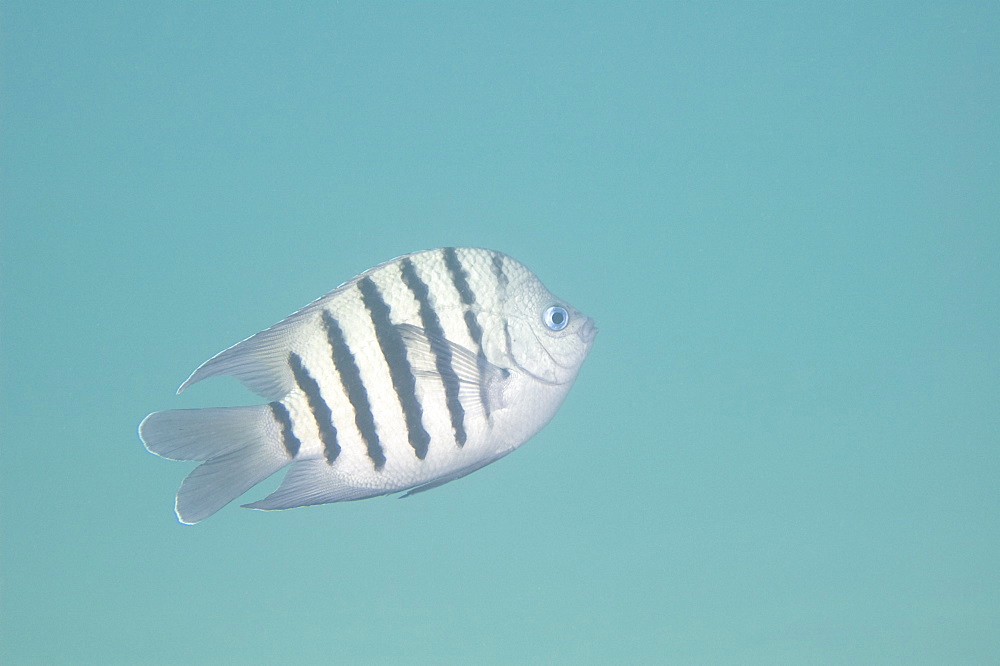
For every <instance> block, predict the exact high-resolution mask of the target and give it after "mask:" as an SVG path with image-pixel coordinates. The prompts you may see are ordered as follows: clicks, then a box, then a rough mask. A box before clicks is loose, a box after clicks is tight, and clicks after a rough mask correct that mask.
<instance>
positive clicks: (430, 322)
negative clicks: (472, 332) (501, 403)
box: [400, 258, 467, 446]
mask: <svg viewBox="0 0 1000 666" xmlns="http://www.w3.org/2000/svg"><path fill="white" fill-rule="evenodd" d="M400 271H401V272H402V275H403V282H404V283H405V284H406V286H407V287H409V288H410V291H411V292H413V296H414V298H416V299H417V303H418V304H419V306H420V323H421V325H422V326H423V327H424V331H425V332H426V333H427V335H428V337H430V338H432V339H434V338H436V339H439V340H444V339H445V337H444V329H443V328H442V327H441V320H440V319H439V318H438V315H437V312H435V311H434V308H433V306H432V305H431V299H430V290H429V289H428V287H427V284H426V283H425V282H424V281H423V280H421V279H420V276H419V275H417V269H416V268H415V267H414V266H413V262H412V261H410V259H409V258H406V259H403V261H402V263H401V264H400ZM431 350H432V351H433V352H434V367H435V368H436V369H437V372H438V374H439V375H440V376H441V383H442V384H444V394H445V401H446V403H447V405H448V413H449V414H450V415H451V427H452V429H453V430H454V431H455V441H456V442H457V443H458V445H459V446H464V445H465V441H466V439H467V435H466V432H465V409H464V408H463V407H462V401H461V400H459V399H458V390H459V381H458V375H457V374H456V373H455V369H454V368H453V367H452V365H451V347H449V346H448V345H446V344H442V345H431Z"/></svg>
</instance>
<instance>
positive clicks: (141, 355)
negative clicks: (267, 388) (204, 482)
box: [0, 1, 1000, 664]
mask: <svg viewBox="0 0 1000 666" xmlns="http://www.w3.org/2000/svg"><path fill="white" fill-rule="evenodd" d="M998 35H1000V5H998V4H997V3H996V2H961V3H934V2H875V3H832V4H826V3H809V4H808V5H807V4H806V3H797V2H767V3H739V2H728V3H714V2H713V3H700V2H698V3H673V2H652V3H647V2H628V3H576V2H546V3H521V2H504V3H493V4H486V3H463V2H445V3H442V2H421V3H406V2H381V3H368V2H336V3H335V2H322V3H264V2H239V3H221V2H218V3H216V2H211V3H195V2H170V3H160V2H148V3H139V2H134V3H133V2H114V3H111V2H109V3H91V2H88V3H45V2H25V1H8V2H4V3H3V5H2V7H0V141H2V143H0V169H2V171H0V202H2V203H0V223H2V226H0V252H2V254H0V290H2V298H3V301H2V310H0V342H2V370H0V372H2V375H0V387H2V389H0V390H2V396H3V399H2V409H3V413H2V423H3V430H2V435H0V567H2V568H0V661H2V662H3V663H5V664H52V663H75V664H114V663H117V664H133V663H150V664H155V663H163V664H171V663H173V664H191V663H216V664H221V663H233V664H239V663H301V664H309V663H312V664H321V663H362V664H363V663H596V664H600V663H636V664H641V663H678V664H752V663H761V664H774V663H791V664H797V663H811V664H822V663H830V664H846V663H859V664H861V663H864V664H868V663H883V664H942V663H948V664H958V663H969V664H985V663H998V662H1000V567H998V562H1000V121H998V119H1000V40H998ZM445 245H458V246H463V245H471V246H481V247H488V248H493V249H496V250H500V251H503V252H506V253H508V254H510V255H512V256H513V257H515V258H517V259H519V260H520V261H522V262H524V263H525V264H526V265H527V266H529V267H530V268H531V269H532V270H534V271H535V272H536V273H537V274H538V276H539V277H540V278H541V280H542V281H543V282H544V283H545V284H546V286H548V287H549V288H550V289H551V290H552V291H553V292H554V293H556V294H558V295H559V296H561V297H563V298H565V299H567V300H568V301H569V302H571V303H573V304H574V305H575V306H577V307H578V308H580V309H581V310H583V311H584V312H586V313H587V314H588V315H590V316H592V317H594V318H595V320H596V322H597V324H598V326H599V327H600V331H601V332H600V334H599V335H598V336H597V340H596V342H595V345H594V348H593V351H592V352H591V354H590V357H589V358H588V360H587V362H586V363H585V364H584V366H583V369H582V371H581V373H580V376H579V378H578V380H577V383H576V386H575V387H574V388H573V390H572V391H571V392H570V395H569V397H568V399H567V401H566V403H565V404H564V405H563V407H562V409H561V410H560V411H559V412H558V414H557V415H556V417H555V419H554V420H553V422H552V423H551V424H549V426H548V427H547V428H545V429H544V430H543V431H542V432H541V433H540V434H539V435H538V436H537V437H535V438H534V439H533V440H532V441H530V442H529V443H528V444H526V445H525V446H524V447H523V448H522V449H520V450H518V451H517V452H515V453H514V454H513V455H511V456H510V457H508V458H505V459H504V460H502V461H500V462H499V463H497V464H495V465H491V466H489V467H487V468H485V469H483V470H481V471H478V472H476V473H475V474H473V475H471V476H469V477H467V478H464V479H461V480H460V481H457V482H455V483H451V484H448V485H446V486H444V487H441V488H438V489H435V490H433V491H431V492H428V493H423V494H420V495H418V496H416V497H412V498H408V499H406V500H398V499H396V498H394V497H390V498H378V499H372V500H367V501H363V502H356V503H345V504H336V505H328V506H322V507H314V508H304V509H296V510H292V511H286V512H276V513H262V512H255V511H247V510H244V509H240V508H238V506H237V505H236V504H235V503H234V504H233V505H231V506H229V507H227V508H225V509H223V510H222V511H220V512H219V513H218V514H217V515H215V516H213V517H212V518H210V519H209V520H207V521H205V522H204V523H202V524H199V525H196V526H194V527H187V526H183V525H180V524H178V523H177V521H176V518H175V516H174V513H173V498H174V493H175V492H176V490H177V486H178V485H179V483H180V481H181V479H182V478H183V476H184V475H185V473H186V472H187V470H188V469H189V468H190V467H191V465H186V464H183V463H172V462H168V461H164V460H161V459H158V458H156V457H155V456H153V455H151V454H149V453H148V452H146V451H145V450H144V448H143V446H142V444H141V443H140V441H139V439H138V437H137V435H136V427H137V425H138V423H139V421H140V420H141V419H142V418H143V417H144V416H145V415H146V414H147V413H149V412H151V411H155V410H160V409H170V408H182V407H203V406H216V405H222V404H243V403H259V402H261V400H260V399H258V398H257V397H255V396H253V395H251V394H250V393H249V392H248V391H246V390H245V389H243V388H242V387H241V386H240V385H239V384H238V383H237V382H236V381H235V380H232V379H217V380H213V381H210V382H205V383H204V384H199V385H198V386H196V387H194V388H192V389H191V390H190V391H187V392H185V393H184V395H182V396H175V395H174V391H175V389H176V387H177V386H178V385H179V384H180V383H181V381H183V380H184V378H185V377H187V375H188V374H189V373H190V372H191V371H192V370H194V368H195V367H196V366H198V364H200V363H201V362H202V361H204V360H205V359H207V358H209V357H210V356H211V355H213V354H215V353H216V352H218V351H219V350H221V349H223V348H225V347H227V346H229V345H231V344H233V343H235V342H237V341H239V340H241V339H243V338H244V337H246V336H248V335H251V334H252V333H255V332H257V331H258V330H260V329H262V328H265V327H267V326H269V325H271V324H272V323H274V322H276V321H278V320H279V319H281V318H282V317H284V316H285V315H287V314H289V313H290V312H292V311H294V310H296V309H298V308H299V307H301V306H303V305H305V304H306V303H308V302H309V301H311V300H312V299H314V298H316V297H318V296H320V295H322V294H324V293H326V292H327V291H329V290H330V289H332V288H333V287H335V286H337V285H338V284H340V283H341V282H343V281H345V280H347V279H349V278H351V277H352V276H354V275H355V274H357V273H359V272H360V271H362V270H364V269H366V268H369V267H370V266H373V265H375V264H377V263H379V262H381V261H385V260H387V259H390V258H392V257H395V256H398V255H400V254H403V253H406V252H410V251H414V250H419V249H425V248H433V247H439V246H445ZM279 480H280V477H276V478H274V479H270V480H269V481H268V482H267V483H265V484H262V487H259V488H257V489H254V490H253V491H251V492H250V493H248V495H247V496H246V498H245V499H244V501H253V500H254V499H259V498H260V497H263V496H264V495H265V494H266V493H267V492H268V491H269V490H270V489H272V488H274V487H275V486H276V485H277V483H278V481H279Z"/></svg>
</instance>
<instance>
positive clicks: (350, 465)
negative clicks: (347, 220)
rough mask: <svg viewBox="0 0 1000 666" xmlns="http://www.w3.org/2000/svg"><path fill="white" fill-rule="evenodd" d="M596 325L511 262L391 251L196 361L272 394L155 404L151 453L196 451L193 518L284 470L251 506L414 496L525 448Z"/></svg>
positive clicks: (453, 252)
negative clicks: (251, 399) (216, 404)
mask: <svg viewBox="0 0 1000 666" xmlns="http://www.w3.org/2000/svg"><path fill="white" fill-rule="evenodd" d="M596 332H597V329H596V328H595V327H594V323H593V320H591V319H590V318H589V317H587V316H585V315H583V314H582V313H580V312H579V311H577V310H576V309H574V308H573V307H572V306H570V305H569V304H567V303H565V302H564V301H561V300H559V299H558V298H556V297H555V296H553V295H552V294H550V293H549V291H548V290H547V289H546V288H545V287H544V286H543V285H542V283H541V282H540V281H539V280H538V278H537V277H535V275H534V274H533V273H532V272H531V271H529V270H528V269H527V268H525V267H524V266H523V265H522V264H520V263H518V262H517V261H515V260H514V259H511V258H510V257H508V256H506V255H504V254H501V253H499V252H495V251H492V250H483V249H472V248H443V249H438V250H427V251H424V252H416V253H413V254H409V255H405V256H402V257H398V258H397V259H394V260H392V261H389V262H386V263H384V264H381V265H379V266H376V267H375V268H372V269H370V270H368V271H366V272H365V273H362V274H361V275H359V276H357V277H356V278H354V279H353V280H351V281H349V282H346V283H345V284H343V285H341V286H340V287H338V288H337V289H335V290H333V291H332V292H330V293H329V294H327V295H326V296H323V297H322V298H319V299H318V300H316V301H313V302H312V303H310V304H309V305H307V306H306V307H305V308H303V309H301V310H299V311H298V312H296V313H294V314H292V315H290V316H289V317H287V318H286V319H284V320H283V321H281V322H279V323H278V324H275V325H274V326H272V327H271V328H268V329H266V330H264V331H261V332H260V333H257V334H256V335H253V336H251V337H249V338H247V339H246V340H244V341H242V342H240V343H238V344H236V345H234V346H232V347H230V348H229V349H226V350H225V351H223V352H220V353H219V354H217V355H215V356H214V357H212V358H211V359H209V360H208V361H206V362H205V363H203V364H202V365H201V366H200V367H199V368H198V369H197V370H195V371H194V373H192V375H191V376H190V377H189V378H188V379H187V380H186V381H185V382H184V383H183V384H182V385H181V387H180V389H178V392H180V391H183V390H184V389H186V388H187V387H189V386H191V385H192V384H194V383H196V382H199V381H201V380H203V379H207V378H209V377H216V376H223V375H231V376H234V377H236V378H238V379H239V380H240V381H242V382H243V383H244V384H245V385H246V386H247V387H248V388H250V389H251V390H253V391H255V392H256V393H258V394H260V395H261V396H262V397H264V398H265V399H266V400H269V401H270V402H269V403H268V404H266V405H259V406H247V407H220V408H208V409H188V410H169V411H163V412H154V413H153V414H150V415H149V416H147V417H146V418H145V419H144V420H143V422H142V423H141V424H140V425H139V435H140V437H141V438H142V441H143V443H144V444H145V445H146V448H147V449H149V450H150V451H151V452H153V453H155V454H157V455H160V456H162V457H164V458H169V459H172V460H201V461H204V462H203V463H202V464H201V465H200V466H198V467H197V468H196V469H195V470H194V471H193V472H191V474H190V475H188V477H187V478H186V479H185V480H184V482H183V483H182V484H181V487H180V490H179V491H178V493H177V502H176V511H177V516H178V518H179V519H180V521H181V522H183V523H196V522H198V521H200V520H203V519H205V518H207V517H208V516H210V515H212V514H213V513H215V512H216V511H218V510H219V509H221V508H222V507H223V506H225V505H226V504H228V503H229V502H230V501H232V500H233V499H235V498H236V497H239V496H240V495H241V494H243V493H244V492H245V491H246V490H248V489H249V488H250V487H252V486H253V485H255V484H257V483H259V482H260V481H262V480H264V479H265V478H267V477H269V476H270V475H271V474H273V473H275V472H277V471H278V470H280V469H282V468H283V467H285V466H286V465H291V467H290V469H289V471H288V473H287V474H286V476H285V479H284V481H283V482H282V484H281V486H280V487H279V488H278V489H277V490H276V491H275V492H273V493H272V494H270V495H269V496H267V497H266V498H264V499H263V500H260V501H258V502H254V503H252V504H247V505H245V506H248V507H250V508H254V509H265V510H273V509H288V508H292V507H297V506H306V505H312V504H325V503H328V502H339V501H344V500H356V499H364V498H367V497H374V496H377V495H385V494H389V493H394V492H398V491H402V490H410V491H411V492H419V491H421V490H425V489H427V488H432V487H435V486H438V485H441V484H443V483H447V482H448V481H451V480H453V479H456V478H459V477H461V476H464V475H466V474H469V473H470V472H473V471H475V470H477V469H479V468H481V467H483V466H485V465H488V464H489V463H491V462H494V461H495V460H497V459H499V458H501V457H503V456H505V455H506V454H508V453H510V452H511V451H513V450H514V449H515V448H517V447H518V446H520V445H521V444H523V443H524V442H525V441H527V440H528V439H529V438H531V437H532V436H533V435H534V434H535V433H537V432H538V431H539V430H540V429H541V428H542V426H544V425H545V424H546V423H548V421H549V420H550V419H551V418H552V416H553V415H554V414H555V412H556V410H557V409H558V407H559V405H560V404H561V403H562V401H563V399H564V398H565V396H566V394H567V392H568V391H569V389H570V387H571V386H572V384H573V381H574V380H575V378H576V375H577V371H578V370H579V368H580V365H581V364H582V363H583V360H584V358H586V356H587V353H588V352H589V351H590V347H591V344H592V343H593V340H594V336H595V335H596Z"/></svg>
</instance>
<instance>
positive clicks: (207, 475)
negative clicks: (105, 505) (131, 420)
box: [139, 405, 292, 525]
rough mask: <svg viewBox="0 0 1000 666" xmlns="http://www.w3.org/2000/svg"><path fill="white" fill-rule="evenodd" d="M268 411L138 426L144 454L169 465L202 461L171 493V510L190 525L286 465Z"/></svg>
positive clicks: (180, 415) (177, 413)
mask: <svg viewBox="0 0 1000 666" xmlns="http://www.w3.org/2000/svg"><path fill="white" fill-rule="evenodd" d="M279 428H280V426H279V425H278V424H277V423H276V422H275V420H274V417H273V416H272V414H271V409H270V407H269V406H268V405H255V406H250V407H213V408H209V409H175V410H169V411H164V412H153V413H152V414H150V415H149V416H147V417H146V418H145V419H143V421H142V423H140V424H139V437H140V438H141V439H142V443H143V444H145V445H146V448H147V449H148V450H149V451H150V452H152V453H155V454H156V455H158V456H161V457H163V458H169V459H170V460H203V461H205V462H203V463H202V464H201V465H199V466H198V467H196V468H195V470H194V471H193V472H191V473H190V474H188V476H187V478H186V479H184V482H183V483H181V487H180V490H178V491H177V504H176V506H175V510H176V512H177V518H178V520H180V521H181V522H182V523H186V524H188V525H193V524H194V523H197V522H199V521H202V520H204V519H205V518H208V517H209V516H211V515H212V514H213V513H215V512H216V511H218V510H219V509H221V508H222V507H224V506H225V505H227V504H229V503H230V502H231V501H233V500H234V499H236V498H237V497H239V496H240V495H242V494H243V493H244V492H246V491H247V490H249V489H250V488H251V487H252V486H254V485H256V484H258V483H260V482H261V481H263V480H264V479H266V478H267V477H269V476H271V475H272V474H274V473H275V472H277V471H278V470H280V469H281V468H282V467H284V466H285V465H287V464H288V463H290V462H291V461H292V458H291V456H290V455H289V454H288V452H287V450H286V449H285V448H284V446H282V444H281V434H280V429H279Z"/></svg>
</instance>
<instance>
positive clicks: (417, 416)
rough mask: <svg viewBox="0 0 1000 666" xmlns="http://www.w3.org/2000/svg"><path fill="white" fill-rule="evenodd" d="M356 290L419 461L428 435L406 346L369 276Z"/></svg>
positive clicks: (424, 449)
mask: <svg viewBox="0 0 1000 666" xmlns="http://www.w3.org/2000/svg"><path fill="white" fill-rule="evenodd" d="M358 289H360V290H361V300H362V301H363V302H364V304H365V307H366V308H368V314H369V315H371V318H372V324H374V326H375V339H376V340H378V346H379V348H380V349H381V350H382V356H384V357H385V362H386V364H387V365H388V366H389V376H390V377H391V378H392V387H393V388H394V389H396V396H397V397H398V398H399V405H400V407H402V408H403V417H404V418H405V419H406V432H407V435H408V438H409V440H410V446H412V447H413V450H414V451H416V453H417V457H418V458H420V459H421V460H423V459H424V457H425V456H426V455H427V447H428V445H429V444H430V441H431V436H430V434H429V433H428V432H427V430H426V429H425V428H424V424H423V408H422V407H421V406H420V402H419V401H418V400H417V380H416V377H414V376H413V369H412V368H411V367H410V362H409V361H408V360H407V358H406V345H405V344H404V343H403V338H402V337H400V335H399V331H398V330H396V327H395V326H394V325H393V323H392V320H391V319H390V318H389V305H388V304H387V303H386V302H385V300H384V299H383V298H382V294H381V293H379V290H378V287H377V286H376V285H375V283H374V282H373V281H372V279H371V277H370V276H369V277H364V278H362V279H361V280H359V281H358Z"/></svg>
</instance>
